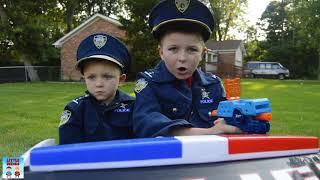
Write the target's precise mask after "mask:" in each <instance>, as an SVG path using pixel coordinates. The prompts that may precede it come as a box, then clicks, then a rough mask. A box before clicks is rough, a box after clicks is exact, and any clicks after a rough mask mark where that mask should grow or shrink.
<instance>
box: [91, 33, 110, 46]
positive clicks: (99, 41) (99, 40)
mask: <svg viewBox="0 0 320 180" xmlns="http://www.w3.org/2000/svg"><path fill="white" fill-rule="evenodd" d="M107 39H108V38H107V36H104V35H95V36H94V37H93V43H94V45H95V46H96V47H97V48H98V49H101V48H102V47H103V46H104V45H105V44H106V43H107Z"/></svg>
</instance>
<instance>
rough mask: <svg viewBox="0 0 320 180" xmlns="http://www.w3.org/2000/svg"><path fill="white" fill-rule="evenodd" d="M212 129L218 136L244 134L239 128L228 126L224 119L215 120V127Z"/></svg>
mask: <svg viewBox="0 0 320 180" xmlns="http://www.w3.org/2000/svg"><path fill="white" fill-rule="evenodd" d="M210 129H212V130H213V131H214V132H216V133H217V134H237V133H242V131H241V130H240V129H239V128H238V127H235V126H231V125H228V124H226V122H225V120H224V119H223V118H218V119H217V120H215V121H214V126H212V127H211V128H210Z"/></svg>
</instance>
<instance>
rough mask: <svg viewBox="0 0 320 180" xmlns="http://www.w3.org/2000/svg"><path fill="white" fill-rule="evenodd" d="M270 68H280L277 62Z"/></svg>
mask: <svg viewBox="0 0 320 180" xmlns="http://www.w3.org/2000/svg"><path fill="white" fill-rule="evenodd" d="M272 69H280V66H279V64H272Z"/></svg>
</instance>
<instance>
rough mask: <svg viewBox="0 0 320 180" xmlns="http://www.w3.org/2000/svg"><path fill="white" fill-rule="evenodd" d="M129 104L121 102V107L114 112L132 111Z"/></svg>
mask: <svg viewBox="0 0 320 180" xmlns="http://www.w3.org/2000/svg"><path fill="white" fill-rule="evenodd" d="M127 106H128V104H125V103H121V105H120V108H118V109H115V110H114V112H120V113H124V112H130V111H131V110H130V108H127Z"/></svg>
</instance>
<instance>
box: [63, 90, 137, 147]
mask: <svg viewBox="0 0 320 180" xmlns="http://www.w3.org/2000/svg"><path fill="white" fill-rule="evenodd" d="M87 93H88V92H87ZM133 106H134V98H133V97H130V96H129V95H127V94H125V93H123V92H122V91H119V90H118V91H117V93H116V97H115V99H114V100H113V101H112V102H111V103H110V104H109V105H105V104H101V103H100V102H98V101H97V100H96V99H95V98H94V97H93V96H92V95H90V94H89V93H88V94H86V95H84V96H81V97H79V98H76V99H75V100H73V101H72V102H71V103H69V104H68V105H67V106H66V107H65V109H64V112H63V113H62V115H61V122H60V126H59V139H60V140H59V141H60V144H70V143H80V142H92V141H106V140H115V139H127V138H133V137H134V136H133V130H132V111H133Z"/></svg>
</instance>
